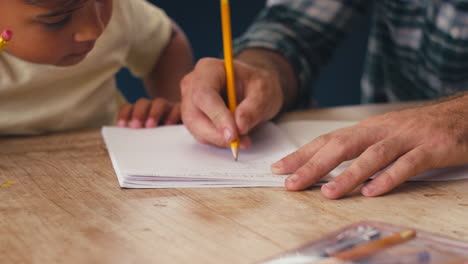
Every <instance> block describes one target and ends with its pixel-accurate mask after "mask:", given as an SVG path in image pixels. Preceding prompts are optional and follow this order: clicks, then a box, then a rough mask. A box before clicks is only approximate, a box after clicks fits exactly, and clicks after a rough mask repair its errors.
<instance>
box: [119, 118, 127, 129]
mask: <svg viewBox="0 0 468 264" xmlns="http://www.w3.org/2000/svg"><path fill="white" fill-rule="evenodd" d="M117 126H119V127H126V126H127V121H125V120H123V119H121V120H119V121H117Z"/></svg>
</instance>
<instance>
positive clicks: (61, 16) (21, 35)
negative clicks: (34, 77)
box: [0, 0, 132, 66]
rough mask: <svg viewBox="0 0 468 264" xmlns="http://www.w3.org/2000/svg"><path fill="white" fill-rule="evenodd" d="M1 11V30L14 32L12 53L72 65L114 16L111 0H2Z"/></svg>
mask: <svg viewBox="0 0 468 264" xmlns="http://www.w3.org/2000/svg"><path fill="white" fill-rule="evenodd" d="M128 1H132V0H128ZM31 2H36V4H31ZM0 10H1V15H0V31H1V30H3V29H11V30H12V31H13V33H14V36H13V39H12V41H11V42H10V43H9V44H8V46H7V51H8V52H9V53H11V54H13V55H14V56H16V57H19V58H21V59H23V60H26V61H30V62H34V63H40V64H51V65H57V66H70V65H74V64H77V63H79V62H80V61H82V60H83V59H84V58H85V57H86V54H88V52H89V51H91V49H92V48H93V47H94V43H95V42H96V40H97V39H98V38H99V36H100V35H101V34H102V32H103V30H104V28H105V27H106V26H107V24H108V23H109V20H110V18H111V15H112V0H0Z"/></svg>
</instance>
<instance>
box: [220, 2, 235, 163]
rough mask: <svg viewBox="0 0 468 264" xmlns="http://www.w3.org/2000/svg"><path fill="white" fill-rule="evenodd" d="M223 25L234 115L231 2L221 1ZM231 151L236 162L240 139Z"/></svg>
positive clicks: (229, 97)
mask: <svg viewBox="0 0 468 264" xmlns="http://www.w3.org/2000/svg"><path fill="white" fill-rule="evenodd" d="M221 24H222V29H223V48H224V67H225V70H226V89H227V98H228V106H229V110H230V111H231V113H233V114H234V112H235V111H236V107H237V98H236V82H235V80H234V62H233V55H232V31H231V10H230V8H229V0H221ZM231 151H232V155H233V156H234V158H235V160H236V161H237V158H238V156H239V137H237V138H236V140H234V141H233V142H231Z"/></svg>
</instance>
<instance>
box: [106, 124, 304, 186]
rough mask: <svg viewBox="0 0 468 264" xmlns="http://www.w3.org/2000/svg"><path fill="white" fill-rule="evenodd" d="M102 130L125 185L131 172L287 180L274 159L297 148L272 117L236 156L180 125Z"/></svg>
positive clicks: (272, 181)
mask: <svg viewBox="0 0 468 264" xmlns="http://www.w3.org/2000/svg"><path fill="white" fill-rule="evenodd" d="M102 134H103V137H104V140H105V142H106V145H107V147H108V150H109V154H110V156H111V159H112V162H113V165H114V168H115V170H116V173H117V174H118V177H119V182H120V183H121V186H123V184H122V183H123V180H122V178H124V177H125V178H128V177H127V176H131V177H135V176H146V177H148V176H149V177H150V176H162V177H182V178H204V179H231V180H236V181H237V180H243V181H247V182H246V183H245V185H249V184H250V183H249V182H251V183H255V182H256V183H258V182H260V183H261V182H265V185H266V184H268V185H269V186H270V185H273V184H275V185H277V186H284V179H285V178H286V176H278V175H273V174H272V173H271V170H270V165H271V164H272V163H273V162H275V161H277V160H279V159H281V158H282V157H284V156H285V155H287V154H289V153H291V152H292V151H294V150H296V149H297V147H296V146H295V145H294V144H293V143H292V142H291V141H290V140H289V139H288V137H287V135H286V134H285V133H284V132H282V131H281V130H280V129H279V128H278V127H277V126H276V125H274V124H273V123H270V122H268V123H265V124H264V125H262V126H261V127H260V128H259V129H257V130H256V131H255V132H254V133H252V135H251V136H252V142H253V145H252V148H251V149H249V150H242V151H241V152H240V154H239V160H238V161H237V162H235V161H234V160H233V157H232V153H231V151H230V149H226V148H216V147H213V146H208V145H202V144H200V143H198V142H197V141H196V140H195V139H194V138H193V137H192V135H191V134H190V133H189V132H188V131H187V129H186V128H185V127H184V126H182V125H179V126H165V127H160V128H155V129H139V130H135V129H129V128H118V127H104V128H103V130H102ZM131 177H130V178H131ZM226 183H233V182H226ZM185 184H188V185H190V183H187V182H186V183H185Z"/></svg>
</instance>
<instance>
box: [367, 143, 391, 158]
mask: <svg viewBox="0 0 468 264" xmlns="http://www.w3.org/2000/svg"><path fill="white" fill-rule="evenodd" d="M387 149H388V146H387V144H386V143H383V142H382V143H379V144H374V145H372V146H370V147H369V148H368V152H369V155H370V156H372V157H382V156H384V155H385V154H386V153H387Z"/></svg>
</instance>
